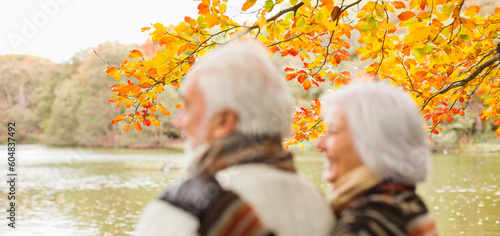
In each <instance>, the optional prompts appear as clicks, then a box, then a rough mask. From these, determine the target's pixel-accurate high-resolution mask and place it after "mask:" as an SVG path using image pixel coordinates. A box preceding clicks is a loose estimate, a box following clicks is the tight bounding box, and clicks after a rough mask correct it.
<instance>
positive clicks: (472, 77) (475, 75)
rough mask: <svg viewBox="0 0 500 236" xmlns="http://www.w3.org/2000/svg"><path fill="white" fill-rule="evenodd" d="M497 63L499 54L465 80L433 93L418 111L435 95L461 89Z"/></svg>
mask: <svg viewBox="0 0 500 236" xmlns="http://www.w3.org/2000/svg"><path fill="white" fill-rule="evenodd" d="M497 61H500V54H497V55H495V56H494V57H492V58H491V59H490V60H488V61H487V62H485V63H483V64H482V65H480V66H478V67H477V69H476V70H475V71H474V72H472V74H470V75H469V76H468V77H467V78H465V79H463V80H459V81H455V82H453V83H451V84H450V85H449V86H448V87H446V88H443V89H441V90H439V91H438V92H437V93H435V94H434V95H432V96H431V97H430V98H429V99H428V100H427V101H426V102H425V103H424V105H422V108H420V111H422V110H424V108H425V107H426V106H427V104H429V102H430V101H431V100H432V99H433V98H435V97H436V96H437V95H440V94H444V93H446V92H448V91H450V90H451V89H454V88H458V87H463V86H465V85H467V84H468V83H469V82H470V81H471V80H473V79H475V78H476V77H477V76H478V75H479V74H481V72H483V70H484V69H486V68H487V67H490V66H492V65H493V64H494V63H495V62H497Z"/></svg>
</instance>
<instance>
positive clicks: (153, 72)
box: [148, 68, 157, 77]
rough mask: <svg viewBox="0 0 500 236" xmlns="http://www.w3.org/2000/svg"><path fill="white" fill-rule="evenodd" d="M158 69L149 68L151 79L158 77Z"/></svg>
mask: <svg viewBox="0 0 500 236" xmlns="http://www.w3.org/2000/svg"><path fill="white" fill-rule="evenodd" d="M156 71H157V70H156V68H149V70H148V76H149V77H155V76H156Z"/></svg>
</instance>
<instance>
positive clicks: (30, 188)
mask: <svg viewBox="0 0 500 236" xmlns="http://www.w3.org/2000/svg"><path fill="white" fill-rule="evenodd" d="M16 147H17V150H16V151H17V173H18V176H17V183H16V187H17V190H16V200H17V202H16V206H17V208H16V229H14V230H11V229H10V228H9V227H7V223H8V220H7V219H6V217H7V213H6V209H7V205H8V201H7V199H6V198H7V194H8V191H7V183H6V181H7V165H6V162H7V161H6V160H5V161H2V162H1V164H0V176H1V177H0V179H1V182H0V187H1V188H0V189H1V191H0V195H1V196H0V198H1V199H5V201H1V205H0V207H1V208H4V209H5V210H1V212H4V213H3V214H1V215H2V216H1V217H0V219H1V220H0V235H9V236H10V235H23V236H24V235H65V236H66V235H131V234H132V231H133V228H134V225H135V223H136V221H137V218H138V215H139V213H140V212H141V210H142V208H143V207H144V206H145V204H147V203H148V202H149V201H150V200H152V199H154V198H155V197H156V196H157V195H158V194H159V193H161V192H162V190H163V189H164V188H165V186H167V185H169V184H172V183H173V182H175V181H176V180H177V179H178V178H180V177H181V176H182V175H183V173H182V171H181V170H180V168H179V167H180V166H181V165H182V161H183V155H182V153H179V152H175V151H165V150H161V151H159V150H116V149H111V150H106V149H53V148H47V147H43V146H28V145H27V146H16ZM0 152H1V153H7V151H6V147H5V146H0ZM296 160H297V163H298V167H299V170H300V172H301V173H302V174H303V175H304V176H306V177H307V178H308V179H310V180H311V181H313V182H314V183H315V184H316V185H318V187H319V188H321V189H322V190H323V191H325V192H327V191H328V189H329V188H330V186H328V185H327V184H325V183H323V182H322V181H321V172H322V169H323V162H322V159H321V157H320V156H319V155H314V156H308V157H306V156H298V157H297V159H296ZM433 163H434V166H433V171H432V173H431V176H430V178H429V180H428V181H427V183H426V184H424V185H422V186H420V187H419V189H418V191H419V192H420V193H421V194H422V196H423V197H424V199H425V200H426V202H427V203H428V206H429V208H430V210H431V211H432V212H433V214H434V216H435V217H436V219H437V223H438V227H439V230H440V234H441V235H457V234H465V235H500V181H499V180H500V156H494V155H474V156H465V155H462V156H458V155H447V156H434V157H433ZM162 165H164V166H165V169H168V170H167V171H166V172H162V171H160V169H161V167H162Z"/></svg>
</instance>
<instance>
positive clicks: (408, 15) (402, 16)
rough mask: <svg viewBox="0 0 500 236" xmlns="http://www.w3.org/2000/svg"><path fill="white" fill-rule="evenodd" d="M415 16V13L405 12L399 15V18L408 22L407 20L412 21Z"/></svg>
mask: <svg viewBox="0 0 500 236" xmlns="http://www.w3.org/2000/svg"><path fill="white" fill-rule="evenodd" d="M414 16H415V13H413V12H411V11H405V12H403V13H401V14H399V16H398V18H399V20H401V21H407V20H409V19H411V18H412V17H414Z"/></svg>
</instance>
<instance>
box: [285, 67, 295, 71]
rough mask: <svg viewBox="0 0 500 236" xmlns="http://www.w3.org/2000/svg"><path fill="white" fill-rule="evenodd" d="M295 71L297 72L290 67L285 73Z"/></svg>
mask: <svg viewBox="0 0 500 236" xmlns="http://www.w3.org/2000/svg"><path fill="white" fill-rule="evenodd" d="M294 70H295V69H293V68H290V67H287V68H285V72H292V71H294Z"/></svg>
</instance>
